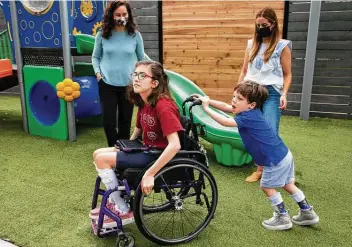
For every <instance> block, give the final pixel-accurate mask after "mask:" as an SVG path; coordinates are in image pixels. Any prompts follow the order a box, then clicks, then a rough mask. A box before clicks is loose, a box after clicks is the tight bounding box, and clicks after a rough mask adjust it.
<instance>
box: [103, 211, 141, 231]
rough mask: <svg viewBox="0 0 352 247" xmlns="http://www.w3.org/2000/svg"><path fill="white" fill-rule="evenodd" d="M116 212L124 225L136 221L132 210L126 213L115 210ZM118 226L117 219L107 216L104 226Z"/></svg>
mask: <svg viewBox="0 0 352 247" xmlns="http://www.w3.org/2000/svg"><path fill="white" fill-rule="evenodd" d="M113 212H114V213H115V214H117V215H118V216H119V217H120V218H121V220H122V225H123V226H125V225H128V224H131V223H133V222H134V216H133V212H132V210H130V211H128V212H126V213H120V212H119V211H117V210H116V211H113ZM113 227H117V223H116V221H115V220H113V219H111V218H109V217H106V218H105V219H104V222H103V228H113Z"/></svg>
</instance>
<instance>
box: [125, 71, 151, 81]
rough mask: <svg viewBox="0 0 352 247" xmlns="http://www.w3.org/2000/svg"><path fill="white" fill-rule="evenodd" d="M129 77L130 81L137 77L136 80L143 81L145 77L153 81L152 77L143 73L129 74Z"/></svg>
mask: <svg viewBox="0 0 352 247" xmlns="http://www.w3.org/2000/svg"><path fill="white" fill-rule="evenodd" d="M131 77H132V79H135V78H136V77H137V78H138V80H143V79H144V78H146V77H148V78H151V79H154V77H153V76H150V75H148V74H147V73H145V72H140V73H137V72H133V73H132V74H131Z"/></svg>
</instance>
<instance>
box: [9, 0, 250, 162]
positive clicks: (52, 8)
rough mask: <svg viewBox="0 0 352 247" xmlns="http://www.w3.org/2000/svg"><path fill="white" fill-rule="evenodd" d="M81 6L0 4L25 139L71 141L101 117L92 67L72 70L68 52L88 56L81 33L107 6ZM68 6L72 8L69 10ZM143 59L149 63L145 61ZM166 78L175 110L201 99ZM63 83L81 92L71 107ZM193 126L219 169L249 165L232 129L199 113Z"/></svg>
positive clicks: (88, 41)
mask: <svg viewBox="0 0 352 247" xmlns="http://www.w3.org/2000/svg"><path fill="white" fill-rule="evenodd" d="M83 2H86V1H83ZM83 2H76V1H72V2H70V1H68V2H65V1H43V2H41V4H38V6H29V5H26V4H28V3H27V2H26V1H24V2H23V1H22V2H20V1H16V2H6V3H4V2H3V3H2V8H3V11H4V13H5V16H6V19H7V20H11V21H8V27H9V30H12V32H10V34H11V35H10V37H12V40H13V42H12V43H11V45H12V47H13V50H14V53H15V54H16V64H17V71H18V79H19V85H20V92H21V93H20V94H21V102H22V112H23V125H24V129H25V131H26V132H29V133H30V134H33V135H40V136H45V137H51V138H56V139H59V140H67V139H69V140H71V141H75V140H76V121H77V119H78V118H82V117H83V118H84V117H91V116H99V115H100V113H101V112H100V105H99V98H98V90H97V81H96V78H95V75H94V71H93V68H92V65H91V63H82V62H81V63H78V62H77V63H73V64H72V62H71V61H72V59H71V58H72V55H71V47H75V48H76V50H77V53H79V54H81V55H91V54H92V51H93V47H94V40H95V38H94V36H93V35H87V34H83V33H80V32H82V31H86V32H88V33H92V31H93V34H94V30H95V31H96V29H97V28H98V25H101V22H100V21H101V20H99V18H98V17H100V16H101V15H102V11H103V8H104V7H105V6H106V2H104V1H97V2H95V1H94V2H95V4H93V5H92V6H93V10H89V11H88V10H87V8H86V7H87V5H86V3H85V4H84V5H83V6H82V3H83ZM80 4H81V5H80ZM68 6H71V9H70V10H69V9H68V8H67V7H68ZM79 11H80V12H79ZM87 11H88V12H89V13H88V12H87ZM78 12H79V13H78ZM94 13H95V14H94ZM78 16H80V17H81V18H79V17H78ZM82 16H84V18H82ZM93 17H94V18H93ZM48 18H49V19H48ZM25 23H26V24H25ZM49 23H50V24H49ZM59 23H61V25H59ZM99 23H100V24H99ZM14 24H17V25H14ZM89 25H90V26H89ZM37 27H38V29H36V28H37ZM48 27H49V31H48V30H47V28H48ZM28 29H32V30H28ZM62 30H68V32H65V31H62ZM77 30H80V31H77ZM81 30H82V31H81ZM30 34H32V35H31V36H30ZM42 36H43V37H42ZM61 36H62V37H61ZM30 37H32V39H31V38H30ZM39 37H41V38H39ZM60 37H61V38H62V39H61V40H60ZM48 38H50V39H48ZM39 47H40V48H39ZM146 58H147V59H149V57H148V56H147V55H146ZM43 65H44V66H43ZM72 75H74V77H73V78H72ZM168 75H169V77H170V87H171V90H172V93H173V96H174V97H175V99H176V103H177V105H178V106H179V108H181V103H182V102H183V100H184V99H185V98H187V97H188V96H189V95H190V94H192V93H200V94H204V92H203V91H202V90H201V89H200V88H199V87H198V86H197V85H196V84H194V83H193V82H192V81H190V80H188V79H187V78H185V77H183V76H182V75H179V74H177V73H175V72H172V71H168ZM65 78H72V79H73V81H75V82H78V83H79V84H80V87H81V92H80V97H79V98H78V99H76V100H74V101H72V102H66V101H64V100H63V99H60V98H59V97H58V96H57V92H56V85H57V84H58V83H59V82H62V81H64V79H65ZM194 120H195V122H196V123H199V124H201V125H204V126H205V127H206V136H205V137H204V139H206V140H208V141H209V142H211V143H213V145H214V151H215V154H216V158H217V161H218V162H219V163H221V164H224V165H228V166H233V165H234V166H240V165H243V164H246V163H249V162H251V160H252V158H251V156H250V155H249V154H248V153H247V152H246V151H245V149H244V146H243V144H242V141H241V139H240V137H239V134H238V131H237V128H223V127H222V126H220V125H219V124H218V123H216V122H215V121H213V120H212V119H211V118H210V117H209V116H208V115H207V114H205V113H204V112H203V110H202V109H200V108H198V109H195V110H194ZM27 126H28V127H27Z"/></svg>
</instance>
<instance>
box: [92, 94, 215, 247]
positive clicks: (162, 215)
mask: <svg viewBox="0 0 352 247" xmlns="http://www.w3.org/2000/svg"><path fill="white" fill-rule="evenodd" d="M189 103H191V104H189ZM186 105H187V106H188V112H189V114H188V115H189V117H188V116H186ZM195 105H201V102H200V101H199V100H194V99H193V98H192V97H189V98H187V99H186V100H185V101H184V102H183V104H182V111H183V116H182V117H181V123H182V125H183V127H184V130H185V131H184V132H183V131H182V132H180V133H179V137H180V142H181V150H180V151H179V152H178V153H177V154H176V156H175V157H174V158H173V159H172V160H171V161H170V162H169V163H168V164H167V165H166V166H165V167H163V168H162V169H161V170H160V171H159V172H158V174H157V175H156V176H155V180H154V188H153V190H152V191H151V193H150V194H148V195H145V194H143V193H142V191H141V186H140V182H141V179H142V177H143V174H144V172H145V171H146V170H147V169H148V168H149V167H150V166H152V165H153V163H151V164H149V166H147V167H146V168H144V169H136V168H129V169H125V170H118V168H117V169H116V171H115V172H116V176H117V178H118V182H119V186H118V187H117V188H115V189H112V190H103V189H100V182H101V179H100V177H99V176H98V177H97V179H96V183H95V189H94V194H93V199H92V209H93V208H96V206H97V203H98V197H99V196H102V199H101V206H100V213H99V218H98V220H92V222H91V224H92V228H93V232H94V234H95V235H97V236H98V237H104V236H106V235H109V234H111V233H115V234H116V233H117V241H116V246H120V247H121V246H125V247H127V246H128V247H133V246H134V244H135V239H134V237H133V236H131V235H129V234H127V233H125V232H124V231H123V227H122V221H121V219H120V218H119V216H117V215H115V214H114V213H113V212H112V211H111V210H110V209H109V208H108V207H107V206H106V205H107V200H108V198H109V195H110V194H111V193H112V192H114V191H117V190H119V191H121V196H123V197H124V199H125V201H126V202H127V203H129V204H130V206H131V208H132V210H133V214H134V220H135V223H136V226H137V227H138V229H139V230H140V232H141V233H142V234H143V235H144V236H145V237H146V238H147V239H149V240H150V241H152V242H154V243H156V244H160V245H173V244H180V243H185V242H188V241H191V240H192V239H194V238H195V237H196V236H197V235H198V234H200V233H201V232H202V231H203V230H204V229H205V228H206V227H207V225H208V224H209V222H210V221H211V220H212V218H213V217H214V213H215V210H216V206H217V202H218V190H217V185H216V181H215V179H214V177H213V175H212V174H211V173H210V171H209V169H208V159H207V156H206V151H205V149H204V148H203V147H202V145H201V144H200V142H199V139H198V137H199V136H202V135H205V134H206V130H205V126H202V125H200V124H195V123H194V121H193V115H192V107H193V106H195ZM150 152H152V153H153V154H155V155H160V154H161V152H162V151H155V150H151V151H150ZM105 215H106V216H108V217H110V218H112V219H113V220H115V221H116V223H117V227H113V228H103V219H104V216H105Z"/></svg>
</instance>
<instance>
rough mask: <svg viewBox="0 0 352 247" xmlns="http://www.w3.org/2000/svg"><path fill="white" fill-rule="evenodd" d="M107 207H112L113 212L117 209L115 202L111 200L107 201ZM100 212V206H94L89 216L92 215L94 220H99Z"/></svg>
mask: <svg viewBox="0 0 352 247" xmlns="http://www.w3.org/2000/svg"><path fill="white" fill-rule="evenodd" d="M106 207H107V208H108V209H110V210H111V211H113V212H114V210H115V204H114V203H111V202H109V201H108V202H107V203H106ZM99 213H100V207H96V208H93V209H92V210H90V212H89V217H90V218H91V219H92V220H98V217H99Z"/></svg>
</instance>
